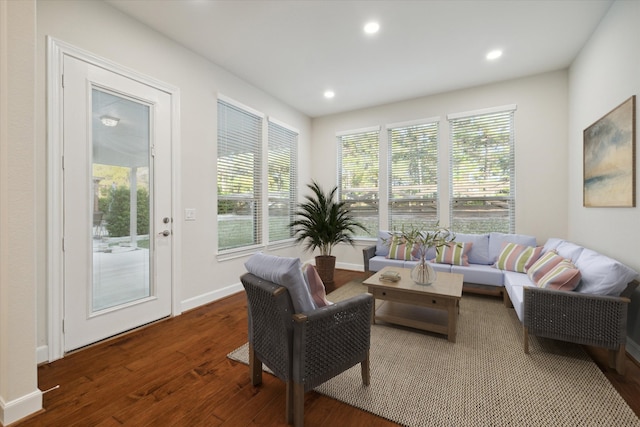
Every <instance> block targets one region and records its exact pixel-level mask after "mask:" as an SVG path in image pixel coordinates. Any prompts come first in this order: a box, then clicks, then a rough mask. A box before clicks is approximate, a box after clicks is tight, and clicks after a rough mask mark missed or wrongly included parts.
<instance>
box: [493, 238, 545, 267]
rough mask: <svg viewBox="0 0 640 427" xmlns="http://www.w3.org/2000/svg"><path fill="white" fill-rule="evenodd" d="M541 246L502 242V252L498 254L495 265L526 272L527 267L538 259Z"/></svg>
mask: <svg viewBox="0 0 640 427" xmlns="http://www.w3.org/2000/svg"><path fill="white" fill-rule="evenodd" d="M540 252H542V246H538V247H533V246H525V245H519V244H518V243H509V242H503V243H502V252H500V255H498V259H497V260H496V263H495V267H496V268H498V269H500V270H509V271H516V272H518V273H526V272H527V269H528V268H529V267H530V266H531V265H532V264H533V263H534V262H536V261H537V260H538V258H539V257H540Z"/></svg>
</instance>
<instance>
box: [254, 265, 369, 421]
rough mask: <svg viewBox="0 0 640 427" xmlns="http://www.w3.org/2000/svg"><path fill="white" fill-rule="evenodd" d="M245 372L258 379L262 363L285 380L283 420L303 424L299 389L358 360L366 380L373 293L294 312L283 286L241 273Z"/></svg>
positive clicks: (301, 394)
mask: <svg viewBox="0 0 640 427" xmlns="http://www.w3.org/2000/svg"><path fill="white" fill-rule="evenodd" d="M241 281H242V285H243V286H244V288H245V290H246V292H247V300H248V315H249V374H250V376H251V381H252V384H253V385H254V386H257V385H259V384H261V382H262V364H263V363H264V364H265V365H266V366H267V367H269V368H270V369H271V370H272V371H273V373H274V374H275V375H276V376H277V377H278V378H280V379H281V380H283V381H284V382H285V383H286V385H287V392H286V394H287V396H286V399H287V403H286V415H287V422H288V423H293V424H294V425H296V426H302V425H303V424H304V393H305V392H307V391H309V390H311V389H313V388H314V387H316V386H318V385H320V384H322V383H323V382H325V381H327V380H329V379H331V378H333V377H334V376H336V375H338V374H340V373H341V372H344V371H345V370H347V369H349V368H351V367H352V366H355V365H356V364H358V363H360V364H361V367H362V382H363V383H364V384H365V385H369V378H370V372H369V347H370V332H371V316H372V310H373V297H372V296H371V295H370V294H362V295H358V296H355V297H352V298H350V299H348V300H345V301H341V302H338V303H336V304H334V305H331V306H327V307H322V308H318V309H316V310H313V311H311V312H306V313H301V314H294V310H293V305H292V303H291V298H290V297H289V293H288V291H287V289H286V288H285V287H283V286H279V285H277V284H275V283H273V282H269V281H266V280H264V279H261V278H259V277H257V276H255V275H253V274H250V273H246V274H244V275H243V276H242V277H241Z"/></svg>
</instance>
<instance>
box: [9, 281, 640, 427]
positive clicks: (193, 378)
mask: <svg viewBox="0 0 640 427" xmlns="http://www.w3.org/2000/svg"><path fill="white" fill-rule="evenodd" d="M366 276H367V273H362V272H355V271H347V270H336V276H335V285H334V287H340V286H342V285H343V284H345V283H347V282H349V281H350V280H354V279H359V280H362V279H364V278H365V277H366ZM328 291H331V289H328ZM463 298H464V297H463ZM246 310H247V308H246V298H245V296H244V294H243V293H239V294H236V295H232V296H230V297H228V298H225V299H223V300H220V301H216V302H214V303H212V304H208V305H206V306H203V307H199V308H197V309H195V310H191V311H188V312H185V313H183V314H182V315H180V316H177V317H175V318H171V319H166V320H162V321H160V322H156V323H154V324H151V325H148V326H146V327H144V328H141V329H138V330H136V331H133V332H130V333H128V334H126V335H122V336H119V337H117V338H114V339H111V340H109V341H105V342H102V343H99V344H97V345H93V346H90V347H87V348H85V349H82V350H80V351H77V352H74V353H72V354H70V355H67V356H66V357H65V358H64V359H60V360H58V361H55V362H53V363H50V364H45V365H42V366H40V367H39V368H38V384H39V387H40V389H41V390H48V389H50V388H52V387H55V386H56V385H60V388H58V389H54V390H52V391H50V392H49V393H46V394H45V395H44V400H43V402H44V409H45V410H44V411H43V412H41V413H40V414H37V415H35V416H32V417H30V418H28V419H26V420H24V421H22V422H19V423H16V424H15V425H13V426H12V427H31V426H47V427H49V426H65V427H66V426H74V425H77V426H101V427H112V426H122V425H135V426H136V427H138V426H144V425H149V426H158V425H162V426H189V427H192V426H217V425H221V426H227V427H228V426H234V427H235V426H240V427H244V426H253V425H261V426H284V425H286V418H285V413H284V412H285V409H284V408H285V406H284V405H285V386H284V384H283V383H282V382H281V381H280V380H278V379H277V378H275V377H273V376H271V375H269V374H264V375H263V378H264V381H263V384H262V385H261V386H260V387H253V386H252V385H251V382H250V381H249V370H248V367H247V366H246V365H244V364H241V363H238V362H234V361H231V360H229V359H228V358H227V357H226V355H227V354H228V353H229V352H231V351H232V350H234V349H235V348H237V347H239V346H240V345H242V344H244V343H245V342H246V341H247V311H246ZM587 352H588V353H589V355H590V356H591V357H592V358H593V360H594V361H596V363H597V364H598V366H599V367H600V369H601V370H602V371H603V372H604V374H605V375H606V377H607V378H608V379H609V381H610V382H611V384H612V385H613V386H614V387H615V388H616V389H617V390H618V392H619V393H620V394H621V396H622V397H623V398H624V399H625V400H626V401H627V402H628V403H629V405H630V407H631V408H632V409H633V410H634V411H635V413H636V414H638V415H639V416H640V398H638V396H640V366H638V365H637V364H636V363H634V362H632V361H631V360H627V361H626V362H627V365H626V366H627V372H626V374H625V375H624V376H621V375H618V374H617V373H616V372H615V370H612V369H610V368H609V367H608V365H607V353H606V351H602V350H601V349H594V348H587ZM305 425H307V426H308V427H314V426H320V427H335V426H343V425H349V426H367V427H369V426H374V427H378V426H379V427H389V426H395V425H397V424H395V423H392V422H390V421H388V420H385V419H383V418H380V417H377V416H375V415H373V414H369V413H367V412H365V411H361V410H359V409H356V408H353V407H351V406H349V405H347V404H345V403H342V402H339V401H337V400H334V399H331V398H328V397H326V396H323V395H320V394H318V393H316V392H309V393H307V394H306V395H305Z"/></svg>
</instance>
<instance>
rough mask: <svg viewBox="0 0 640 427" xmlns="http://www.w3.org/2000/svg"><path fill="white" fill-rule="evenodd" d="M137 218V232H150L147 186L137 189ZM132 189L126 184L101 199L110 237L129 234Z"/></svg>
mask: <svg viewBox="0 0 640 427" xmlns="http://www.w3.org/2000/svg"><path fill="white" fill-rule="evenodd" d="M137 196H138V200H137V220H136V224H137V226H136V233H137V234H138V235H144V234H149V192H148V191H147V189H146V188H138V191H137ZM130 197H131V196H130V189H129V188H127V187H125V186H120V187H118V188H115V189H112V190H110V191H109V194H108V196H107V197H106V198H102V199H99V201H98V203H99V206H100V209H101V210H102V212H105V219H106V228H107V231H108V232H109V237H123V236H129V235H130V234H131V233H130V230H129V228H130V218H131V208H130V206H131V201H130Z"/></svg>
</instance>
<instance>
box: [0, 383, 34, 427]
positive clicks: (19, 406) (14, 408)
mask: <svg viewBox="0 0 640 427" xmlns="http://www.w3.org/2000/svg"><path fill="white" fill-rule="evenodd" d="M41 409H42V392H41V391H40V390H38V389H36V390H35V391H32V392H31V393H29V394H26V395H24V396H22V397H19V398H17V399H13V400H11V401H9V402H5V401H4V399H3V398H2V396H0V424H2V425H3V426H6V425H9V424H11V423H15V422H16V421H19V420H21V419H23V418H25V417H27V416H29V415H31V414H35V413H36V412H38V411H40V410H41Z"/></svg>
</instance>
